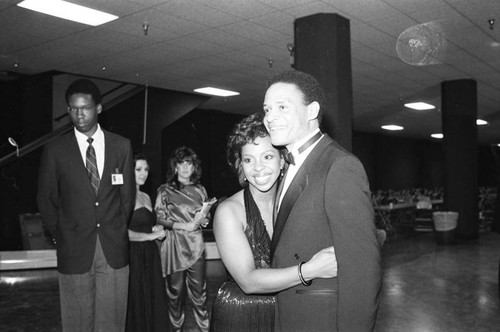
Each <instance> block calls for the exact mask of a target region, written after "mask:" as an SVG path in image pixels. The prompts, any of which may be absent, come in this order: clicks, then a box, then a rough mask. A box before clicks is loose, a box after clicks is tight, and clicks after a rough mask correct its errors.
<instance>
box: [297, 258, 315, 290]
mask: <svg viewBox="0 0 500 332" xmlns="http://www.w3.org/2000/svg"><path fill="white" fill-rule="evenodd" d="M302 264H304V262H300V263H299V265H298V272H299V279H300V282H301V283H302V285H304V286H311V284H312V280H309V281H306V280H305V279H304V276H302Z"/></svg>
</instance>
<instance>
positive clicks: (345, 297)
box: [264, 70, 382, 332]
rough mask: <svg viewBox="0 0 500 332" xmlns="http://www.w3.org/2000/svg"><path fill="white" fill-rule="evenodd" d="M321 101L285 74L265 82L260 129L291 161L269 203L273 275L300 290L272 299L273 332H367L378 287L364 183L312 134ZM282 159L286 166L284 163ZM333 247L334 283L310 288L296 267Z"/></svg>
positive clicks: (314, 90)
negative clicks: (285, 273) (287, 273)
mask: <svg viewBox="0 0 500 332" xmlns="http://www.w3.org/2000/svg"><path fill="white" fill-rule="evenodd" d="M323 105H324V93H323V91H322V89H321V87H320V86H319V84H318V82H317V81H316V79H315V78H313V77H312V76H311V75H309V74H306V73H303V72H299V71H295V70H290V71H286V72H283V73H280V74H277V75H275V76H274V77H272V78H271V79H270V81H269V82H268V89H267V92H266V95H265V100H264V113H265V117H264V124H265V126H266V128H267V130H268V131H269V134H270V136H271V141H272V143H273V145H275V146H285V147H286V148H287V150H288V152H289V153H291V155H292V156H293V159H294V160H289V161H290V162H291V163H290V165H289V167H288V169H287V171H286V173H285V176H284V178H283V180H282V182H281V183H280V187H279V188H278V193H277V197H276V201H275V205H276V207H275V225H274V234H273V239H272V244H271V252H272V255H273V258H272V267H273V268H282V267H287V266H291V265H294V264H296V265H297V269H298V271H297V274H298V276H297V278H299V279H300V280H301V282H302V283H301V284H300V285H299V286H296V287H292V288H290V289H287V290H285V291H282V292H280V293H279V294H278V295H277V303H276V321H275V322H276V323H275V327H276V331H283V332H285V331H286V332H289V331H348V332H351V331H356V332H362V331H371V330H373V328H374V324H375V319H376V315H377V309H378V305H379V291H380V287H381V277H382V274H381V264H380V263H381V262H380V248H379V244H378V242H377V238H376V231H375V224H374V214H373V207H372V205H371V199H370V189H369V185H368V181H367V176H366V174H365V171H364V169H363V166H362V165H361V163H360V161H359V160H358V159H357V158H356V157H355V156H354V155H352V154H351V153H349V152H347V151H346V150H345V149H343V148H342V147H341V146H339V145H338V144H337V143H336V142H335V141H333V140H332V139H331V138H330V137H329V136H328V135H327V134H323V133H321V131H320V129H319V127H320V124H321V117H322V112H323V109H322V107H323ZM287 159H291V157H290V158H287ZM332 245H333V246H334V248H335V254H336V258H337V262H338V275H337V277H336V278H332V279H316V280H314V282H312V281H311V280H310V278H309V277H308V276H307V275H306V274H305V273H302V272H303V271H302V269H301V264H300V263H301V262H305V261H307V260H309V259H310V258H311V257H312V255H313V254H314V253H316V252H317V251H318V250H320V249H322V248H326V247H329V246H332Z"/></svg>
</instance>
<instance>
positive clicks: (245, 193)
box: [210, 112, 337, 332]
mask: <svg viewBox="0 0 500 332" xmlns="http://www.w3.org/2000/svg"><path fill="white" fill-rule="evenodd" d="M262 118H263V114H262V113H260V112H259V113H255V114H253V115H251V116H249V117H247V118H245V119H243V120H242V121H240V122H239V123H238V124H236V125H235V127H234V129H233V132H232V133H231V135H230V136H229V139H228V143H227V160H228V163H229V165H230V166H231V167H232V168H233V170H234V171H235V172H236V173H237V174H238V177H239V181H240V184H241V185H242V186H243V187H244V189H242V190H240V191H239V192H237V193H236V194H234V195H233V196H231V197H229V198H228V199H226V200H224V201H223V202H222V203H220V204H219V206H218V207H217V210H216V212H215V217H214V235H215V240H216V243H217V248H218V250H219V253H220V256H221V259H222V262H223V263H224V265H225V267H226V270H227V272H228V281H227V282H225V283H224V284H223V285H222V286H221V287H220V289H219V291H218V293H217V296H216V298H215V300H214V305H213V310H212V319H211V327H210V329H211V331H214V332H221V331H227V332H229V331H248V332H250V331H272V330H273V328H274V304H275V299H274V296H273V295H272V294H273V293H276V292H278V291H280V290H283V289H286V288H289V287H292V286H295V285H298V284H300V283H301V282H303V283H310V281H311V280H312V279H315V278H331V277H335V276H336V275H337V264H336V260H335V252H334V250H333V247H330V248H325V249H323V250H322V251H320V252H319V253H317V254H316V255H314V257H313V258H311V260H309V261H308V262H306V263H304V264H303V265H302V266H300V265H299V266H297V265H295V266H291V267H288V268H283V269H270V268H269V267H270V265H271V254H270V244H271V238H272V233H273V208H274V198H275V195H276V187H277V182H278V178H279V177H280V172H281V170H282V168H283V167H284V160H283V158H282V157H281V156H280V151H278V150H277V149H276V148H275V147H273V145H272V144H271V140H270V137H269V134H268V132H267V131H266V128H265V127H264V125H263V122H262Z"/></svg>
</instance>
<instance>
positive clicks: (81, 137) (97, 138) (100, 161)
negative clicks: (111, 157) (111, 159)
mask: <svg viewBox="0 0 500 332" xmlns="http://www.w3.org/2000/svg"><path fill="white" fill-rule="evenodd" d="M73 130H74V131H75V137H76V141H77V143H78V148H79V149H80V154H81V155H82V159H83V164H84V165H85V163H86V160H87V148H88V146H89V143H88V142H87V139H88V136H87V135H85V134H82V133H81V132H79V131H78V130H76V128H74V129H73ZM92 138H93V139H94V141H93V142H92V146H93V147H94V150H95V155H96V159H97V170H98V171H99V176H101V177H102V172H103V170H104V132H103V131H102V129H101V126H100V125H99V124H97V130H96V132H95V133H94V135H92Z"/></svg>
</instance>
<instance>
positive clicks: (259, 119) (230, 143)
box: [226, 112, 269, 187]
mask: <svg viewBox="0 0 500 332" xmlns="http://www.w3.org/2000/svg"><path fill="white" fill-rule="evenodd" d="M263 119H264V113H263V112H257V113H254V114H251V115H250V116H247V117H246V118H244V119H243V120H241V121H240V122H238V123H237V124H235V125H234V127H233V131H232V132H231V134H229V137H228V140H227V146H226V158H227V163H228V164H229V166H230V167H231V169H232V170H233V171H234V172H235V173H236V175H237V176H238V182H239V183H240V185H241V186H243V187H245V186H246V185H247V183H246V182H245V175H244V174H243V167H242V166H241V149H242V148H243V146H245V145H246V144H250V143H253V142H254V141H255V139H256V138H257V137H266V136H269V133H268V132H267V130H266V127H265V126H264V123H263Z"/></svg>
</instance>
